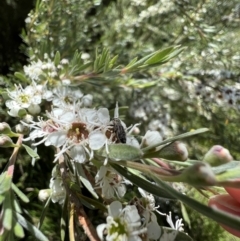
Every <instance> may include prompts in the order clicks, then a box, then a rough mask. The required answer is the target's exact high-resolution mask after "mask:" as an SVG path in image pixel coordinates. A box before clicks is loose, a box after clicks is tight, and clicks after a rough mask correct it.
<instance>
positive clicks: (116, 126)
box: [112, 118, 126, 143]
mask: <svg viewBox="0 0 240 241" xmlns="http://www.w3.org/2000/svg"><path fill="white" fill-rule="evenodd" d="M112 126H113V132H114V134H115V136H116V138H117V142H120V143H126V132H125V130H124V128H123V126H122V124H121V120H120V119H118V118H113V120H112Z"/></svg>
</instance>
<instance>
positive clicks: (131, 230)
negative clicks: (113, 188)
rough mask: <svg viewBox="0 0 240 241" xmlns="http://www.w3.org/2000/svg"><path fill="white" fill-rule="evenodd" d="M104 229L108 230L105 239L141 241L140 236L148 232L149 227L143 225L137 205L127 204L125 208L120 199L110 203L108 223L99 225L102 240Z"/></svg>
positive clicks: (111, 240) (110, 240)
mask: <svg viewBox="0 0 240 241" xmlns="http://www.w3.org/2000/svg"><path fill="white" fill-rule="evenodd" d="M104 230H106V231H107V236H106V237H105V240H108V241H122V240H129V241H141V240H142V238H141V237H140V236H141V235H144V234H145V235H146V234H147V228H146V227H142V225H141V217H140V215H139V214H138V210H137V208H136V206H134V205H127V206H126V207H124V208H123V207H122V204H121V203H120V202H119V201H114V202H112V203H111V204H110V205H109V207H108V217H107V223H104V224H100V225H99V226H98V227H97V232H98V236H99V237H100V239H101V240H104V235H103V233H104Z"/></svg>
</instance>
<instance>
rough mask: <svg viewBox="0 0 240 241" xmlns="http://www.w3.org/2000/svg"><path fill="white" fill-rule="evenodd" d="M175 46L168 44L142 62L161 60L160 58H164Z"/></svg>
mask: <svg viewBox="0 0 240 241" xmlns="http://www.w3.org/2000/svg"><path fill="white" fill-rule="evenodd" d="M174 48H176V47H173V46H170V47H167V48H165V49H160V50H158V51H157V52H155V54H154V55H153V56H152V57H150V58H149V59H148V60H146V61H145V62H144V64H147V65H151V64H156V63H159V62H161V60H162V59H164V58H166V56H168V55H169V54H170V53H171V52H172V51H173V50H174Z"/></svg>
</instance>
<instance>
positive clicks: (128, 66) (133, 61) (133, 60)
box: [125, 57, 138, 69]
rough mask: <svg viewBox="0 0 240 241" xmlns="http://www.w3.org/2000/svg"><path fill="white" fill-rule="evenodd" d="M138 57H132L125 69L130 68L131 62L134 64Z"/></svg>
mask: <svg viewBox="0 0 240 241" xmlns="http://www.w3.org/2000/svg"><path fill="white" fill-rule="evenodd" d="M137 60H138V58H137V57H136V58H134V59H132V60H131V61H130V62H129V64H128V65H127V66H126V67H125V68H126V69H128V68H130V67H131V66H132V65H133V64H135V63H136V62H137Z"/></svg>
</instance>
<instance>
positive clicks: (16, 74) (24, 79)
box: [14, 72, 30, 83]
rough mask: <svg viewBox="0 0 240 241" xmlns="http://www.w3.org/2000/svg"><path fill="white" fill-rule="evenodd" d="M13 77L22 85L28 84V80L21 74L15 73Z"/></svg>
mask: <svg viewBox="0 0 240 241" xmlns="http://www.w3.org/2000/svg"><path fill="white" fill-rule="evenodd" d="M14 76H15V77H16V78H18V79H20V80H21V81H22V82H24V83H30V80H29V79H28V78H27V77H26V76H25V75H24V74H23V73H21V72H15V73H14Z"/></svg>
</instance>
